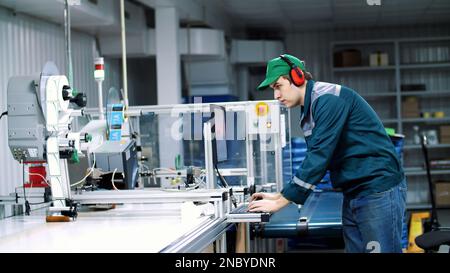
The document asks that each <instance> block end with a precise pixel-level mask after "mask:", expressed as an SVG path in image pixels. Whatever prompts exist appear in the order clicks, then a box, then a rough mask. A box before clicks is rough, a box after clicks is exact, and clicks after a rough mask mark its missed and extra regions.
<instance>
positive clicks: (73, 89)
mask: <svg viewBox="0 0 450 273" xmlns="http://www.w3.org/2000/svg"><path fill="white" fill-rule="evenodd" d="M77 94H78V90H76V89H75V88H72V96H73V97H75V96H76V95H77Z"/></svg>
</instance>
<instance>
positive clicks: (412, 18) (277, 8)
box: [204, 0, 450, 28]
mask: <svg viewBox="0 0 450 273" xmlns="http://www.w3.org/2000/svg"><path fill="white" fill-rule="evenodd" d="M204 1H217V2H220V5H221V6H223V7H224V9H225V12H226V13H227V14H228V15H229V16H230V18H233V22H234V24H235V25H237V26H239V25H240V26H249V25H251V26H256V25H257V26H261V27H264V26H267V27H271V26H274V25H276V26H284V27H286V28H290V27H292V26H304V27H314V26H318V25H321V26H324V25H328V26H330V27H336V26H373V25H377V26H390V25H395V24H402V25H403V24H408V23H410V24H417V23H421V22H425V21H426V22H427V23H443V22H446V23H450V0H395V1H394V0H381V5H380V6H370V5H368V4H367V1H366V0H204Z"/></svg>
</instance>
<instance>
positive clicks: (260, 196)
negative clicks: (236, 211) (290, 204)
mask: <svg viewBox="0 0 450 273" xmlns="http://www.w3.org/2000/svg"><path fill="white" fill-rule="evenodd" d="M280 197H281V193H279V192H277V193H269V192H257V193H254V194H252V196H251V197H250V202H252V201H255V200H261V199H267V200H276V199H278V198H280Z"/></svg>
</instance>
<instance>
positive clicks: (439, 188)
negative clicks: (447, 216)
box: [435, 181, 450, 207]
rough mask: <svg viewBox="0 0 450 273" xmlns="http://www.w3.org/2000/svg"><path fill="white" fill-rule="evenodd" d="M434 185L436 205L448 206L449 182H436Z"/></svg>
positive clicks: (449, 195)
mask: <svg viewBox="0 0 450 273" xmlns="http://www.w3.org/2000/svg"><path fill="white" fill-rule="evenodd" d="M435 185H436V205H437V206H440V207H441V206H450V182H448V181H437V183H436V184H435Z"/></svg>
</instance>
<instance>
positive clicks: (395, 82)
mask: <svg viewBox="0 0 450 273" xmlns="http://www.w3.org/2000/svg"><path fill="white" fill-rule="evenodd" d="M349 48H352V49H354V48H356V49H359V50H360V51H361V53H362V62H363V63H362V66H353V67H332V68H331V75H332V76H333V79H332V80H333V82H336V83H339V84H343V85H347V86H349V87H350V88H354V89H355V90H357V91H358V92H361V93H360V95H361V96H362V97H363V98H365V99H366V100H367V101H368V102H369V103H370V104H371V105H372V106H373V107H374V109H375V110H376V111H377V113H378V114H379V116H380V117H382V118H381V120H382V122H383V124H384V125H385V126H386V127H395V128H396V131H397V133H400V134H404V135H406V138H405V146H404V151H405V152H406V153H407V154H406V155H405V156H404V161H405V175H406V176H407V179H408V183H409V184H411V187H409V190H408V196H409V195H411V196H412V197H413V198H411V200H409V201H408V209H428V208H430V204H429V201H428V200H427V198H426V197H425V196H426V194H425V195H424V192H427V191H428V189H427V183H426V181H427V180H426V171H425V170H424V169H422V168H414V167H411V166H420V165H421V164H423V156H422V150H421V146H420V145H414V144H412V139H411V138H412V126H413V125H419V127H420V129H428V130H429V128H432V129H434V128H435V127H437V126H440V125H450V107H446V106H445V105H450V56H449V55H450V53H449V52H448V51H450V49H449V48H450V36H445V37H428V38H402V39H381V40H347V41H335V42H332V43H331V45H330V58H331V60H333V57H334V56H333V54H334V52H336V51H338V50H342V49H349ZM378 50H381V51H384V52H387V53H388V54H389V63H388V65H386V66H378V67H372V66H367V63H368V60H367V55H368V53H371V52H375V51H378ZM436 52H438V53H436ZM439 54H441V55H439ZM427 77H428V78H427ZM417 83H423V84H425V86H426V90H418V91H402V84H417ZM409 96H414V97H418V98H419V100H420V102H421V104H422V106H421V110H422V111H429V112H430V111H431V112H434V111H444V112H445V116H444V117H442V118H422V117H417V118H404V117H403V116H402V100H403V99H404V98H406V97H409ZM424 105H425V106H424ZM429 149H430V151H432V153H431V157H432V159H438V158H439V157H440V156H442V155H443V157H445V156H446V157H450V151H449V149H450V143H440V144H437V145H431V146H429ZM433 157H435V158H433ZM408 165H409V166H408ZM431 175H432V177H433V180H434V181H435V180H436V179H438V178H442V177H443V178H444V179H446V178H447V177H450V170H432V171H431ZM447 180H448V178H447Z"/></svg>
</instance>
